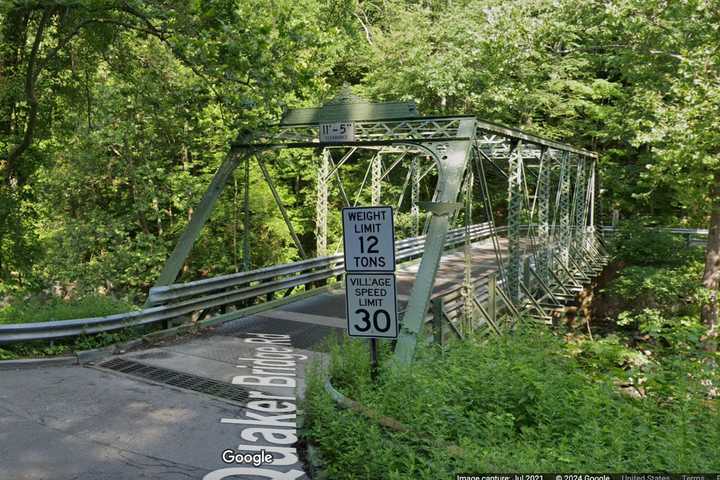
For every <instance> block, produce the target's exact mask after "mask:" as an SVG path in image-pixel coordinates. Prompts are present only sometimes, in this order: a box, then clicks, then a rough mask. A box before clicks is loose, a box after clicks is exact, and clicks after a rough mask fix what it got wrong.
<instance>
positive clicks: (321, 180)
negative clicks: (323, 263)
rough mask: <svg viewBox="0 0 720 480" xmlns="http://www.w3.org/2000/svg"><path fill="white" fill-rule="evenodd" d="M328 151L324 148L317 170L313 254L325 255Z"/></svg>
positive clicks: (328, 169)
mask: <svg viewBox="0 0 720 480" xmlns="http://www.w3.org/2000/svg"><path fill="white" fill-rule="evenodd" d="M329 171H330V151H329V150H328V149H327V148H324V149H323V151H322V156H321V157H320V166H319V168H318V172H317V200H316V205H315V245H316V247H315V256H316V257H324V256H327V215H328V174H329Z"/></svg>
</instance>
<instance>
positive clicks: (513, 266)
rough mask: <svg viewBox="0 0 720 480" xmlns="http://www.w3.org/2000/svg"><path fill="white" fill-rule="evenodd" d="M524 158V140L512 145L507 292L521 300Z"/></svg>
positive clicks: (515, 300)
mask: <svg viewBox="0 0 720 480" xmlns="http://www.w3.org/2000/svg"><path fill="white" fill-rule="evenodd" d="M522 173H523V160H522V142H521V141H519V140H518V141H517V143H516V144H515V145H514V146H513V147H512V150H511V152H510V167H509V171H508V257H509V258H508V270H507V292H508V296H509V297H510V300H511V301H512V302H513V303H515V304H517V303H518V302H519V301H520V268H521V256H522V251H521V250H520V224H521V223H522V210H523V176H522Z"/></svg>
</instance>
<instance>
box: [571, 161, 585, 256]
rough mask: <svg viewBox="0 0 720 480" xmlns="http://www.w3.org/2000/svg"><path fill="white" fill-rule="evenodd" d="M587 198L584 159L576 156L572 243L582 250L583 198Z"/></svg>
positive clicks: (583, 234) (583, 243)
mask: <svg viewBox="0 0 720 480" xmlns="http://www.w3.org/2000/svg"><path fill="white" fill-rule="evenodd" d="M586 198H587V183H586V175H585V159H584V158H582V157H580V158H578V165H577V177H576V179H575V196H574V199H573V200H574V202H573V203H574V205H573V210H574V212H575V218H574V222H573V223H574V225H573V227H575V228H574V235H573V237H574V238H573V240H574V242H573V243H574V245H575V248H576V249H579V251H582V250H583V249H584V248H585V230H586V229H585V225H586V220H585V200H586Z"/></svg>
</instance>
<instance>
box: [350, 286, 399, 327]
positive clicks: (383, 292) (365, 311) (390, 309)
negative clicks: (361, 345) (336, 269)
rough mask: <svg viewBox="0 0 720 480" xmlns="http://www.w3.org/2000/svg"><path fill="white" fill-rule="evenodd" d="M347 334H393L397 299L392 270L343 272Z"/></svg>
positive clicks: (396, 324) (396, 323) (395, 324)
mask: <svg viewBox="0 0 720 480" xmlns="http://www.w3.org/2000/svg"><path fill="white" fill-rule="evenodd" d="M345 302H346V306H347V320H348V335H350V336H351V337H374V338H397V336H398V322H397V301H396V296H395V274H394V273H348V274H346V275H345Z"/></svg>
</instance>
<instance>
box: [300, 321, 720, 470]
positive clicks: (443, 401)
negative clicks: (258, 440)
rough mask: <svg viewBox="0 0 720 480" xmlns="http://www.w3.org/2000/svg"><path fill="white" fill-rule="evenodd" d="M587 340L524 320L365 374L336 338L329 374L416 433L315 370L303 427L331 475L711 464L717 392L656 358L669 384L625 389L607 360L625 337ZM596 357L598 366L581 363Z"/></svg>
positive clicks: (618, 353)
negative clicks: (346, 404)
mask: <svg viewBox="0 0 720 480" xmlns="http://www.w3.org/2000/svg"><path fill="white" fill-rule="evenodd" d="M594 345H598V344H597V343H594ZM600 345H602V344H600ZM587 347H588V346H587V345H583V344H578V343H571V344H568V343H567V342H566V341H565V340H564V338H563V337H562V335H558V334H554V333H553V332H551V331H549V330H548V329H546V328H544V327H540V328H538V327H533V326H525V327H522V328H520V329H519V330H517V331H515V332H512V333H510V334H507V335H503V336H498V337H492V338H490V339H488V340H487V341H483V342H481V341H480V340H478V339H471V340H469V341H466V342H462V343H458V344H454V345H453V346H452V347H451V348H448V349H445V350H440V349H439V348H437V347H424V348H420V350H419V352H418V357H417V360H416V362H415V363H414V365H413V368H412V369H400V370H392V369H388V368H385V369H383V370H382V374H381V377H380V380H379V382H378V384H377V385H374V384H373V383H372V382H371V381H370V379H369V369H368V366H367V365H368V358H367V357H368V354H367V345H366V343H365V342H359V341H345V342H344V343H342V344H339V345H334V346H332V348H331V351H332V352H333V354H332V360H331V365H330V372H329V373H330V375H331V378H332V382H333V384H334V385H335V386H336V387H337V388H339V389H340V390H341V391H342V392H343V393H344V394H345V395H347V396H349V397H350V398H353V399H355V400H357V401H359V402H361V403H362V404H364V405H366V406H368V407H370V408H372V409H374V410H375V411H377V412H378V413H380V414H382V415H386V416H389V417H392V418H395V419H397V420H398V421H400V422H402V423H403V424H405V425H407V426H408V427H410V428H411V429H412V432H413V433H399V432H394V431H391V430H388V429H386V428H384V427H381V426H379V425H378V424H377V423H376V422H374V421H370V420H368V419H367V418H365V417H364V416H362V415H359V414H357V413H354V412H351V411H347V410H339V409H338V408H337V407H336V405H335V404H334V402H333V401H332V400H331V399H330V398H329V396H328V395H327V394H326V393H325V391H324V389H323V377H322V375H321V374H320V373H319V371H317V370H316V371H315V372H314V373H313V375H311V377H310V380H309V387H308V394H307V406H306V408H307V412H306V413H307V416H308V426H307V431H306V435H307V436H308V438H309V439H310V441H312V442H313V443H314V444H315V445H317V447H318V449H319V451H320V454H321V457H322V459H323V461H324V462H325V466H324V469H325V472H326V474H327V475H328V478H332V479H356V478H368V479H428V480H430V479H432V480H435V479H440V478H454V474H455V473H459V472H499V471H519V472H533V471H535V472H537V471H558V472H570V471H609V472H620V471H626V472H631V471H681V470H685V471H702V470H705V471H716V470H718V469H720V456H718V455H717V449H716V446H717V445H719V444H720V415H719V414H718V410H717V403H716V401H712V400H710V401H709V400H707V398H706V397H705V396H704V395H703V394H702V392H701V389H699V388H698V387H697V385H696V383H697V382H696V381H695V379H694V378H693V376H692V375H691V374H689V371H688V368H687V365H684V364H682V363H680V364H676V363H671V364H665V363H662V362H659V363H657V364H656V368H657V371H656V378H660V377H662V375H663V374H665V375H667V376H668V379H667V380H668V381H669V383H671V384H672V388H671V389H670V391H667V390H666V389H663V386H666V385H667V383H663V382H660V381H658V382H656V384H652V383H649V384H647V386H646V388H647V390H648V392H647V395H646V396H645V397H644V398H639V399H636V398H629V397H627V396H626V395H623V394H622V393H620V391H619V389H618V388H617V385H616V376H615V375H613V373H615V374H617V373H618V372H612V371H611V372H606V371H605V370H606V367H607V365H613V366H614V368H617V369H619V370H621V371H623V372H625V371H626V369H627V368H628V367H627V366H623V362H624V361H625V360H624V358H623V355H624V354H625V353H626V352H625V351H624V348H623V347H622V346H621V345H620V344H619V343H618V344H617V345H615V347H613V346H612V345H603V346H601V347H599V348H598V347H595V350H594V351H592V352H591V353H589V354H587V352H586V350H587ZM385 353H386V354H387V350H386V351H385ZM593 357H594V358H595V359H596V360H595V362H596V365H591V364H589V363H588V358H593ZM591 363H592V362H591ZM386 364H387V363H386ZM450 445H454V446H456V447H459V449H458V448H453V447H451V448H448V447H449V446H450Z"/></svg>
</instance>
